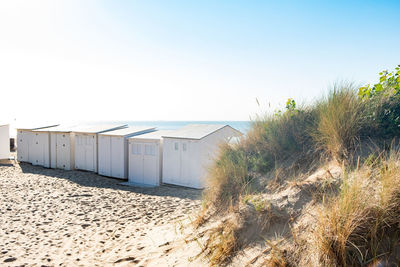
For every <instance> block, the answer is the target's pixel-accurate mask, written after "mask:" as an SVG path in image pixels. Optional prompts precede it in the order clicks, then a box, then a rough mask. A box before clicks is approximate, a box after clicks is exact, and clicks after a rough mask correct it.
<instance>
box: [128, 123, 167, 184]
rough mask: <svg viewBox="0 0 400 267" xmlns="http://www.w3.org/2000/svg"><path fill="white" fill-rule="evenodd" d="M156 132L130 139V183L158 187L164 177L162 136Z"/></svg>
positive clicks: (161, 133) (163, 133)
mask: <svg viewBox="0 0 400 267" xmlns="http://www.w3.org/2000/svg"><path fill="white" fill-rule="evenodd" d="M169 132H170V131H167V130H163V131H156V132H152V133H148V134H142V135H138V136H134V137H131V138H129V176H128V179H129V183H133V184H142V185H151V186H158V185H160V183H161V175H162V156H163V153H162V144H163V142H162V140H163V139H162V136H163V135H166V134H168V133H169Z"/></svg>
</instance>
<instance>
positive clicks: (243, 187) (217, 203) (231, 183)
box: [204, 144, 251, 211]
mask: <svg viewBox="0 0 400 267" xmlns="http://www.w3.org/2000/svg"><path fill="white" fill-rule="evenodd" d="M209 175H210V177H211V179H208V184H207V189H206V190H205V193H204V201H205V203H206V208H207V204H212V206H213V208H215V209H216V210H217V211H227V210H228V208H229V207H230V206H232V205H234V203H236V202H237V201H238V199H239V197H240V196H241V195H245V194H246V193H248V191H249V190H250V185H251V177H250V176H249V174H248V165H247V161H246V154H245V152H244V151H243V150H242V149H240V148H234V147H232V146H230V145H228V144H225V145H223V146H222V147H221V150H220V156H219V158H218V160H217V161H216V162H215V163H214V166H213V167H212V169H211V170H210V174H209Z"/></svg>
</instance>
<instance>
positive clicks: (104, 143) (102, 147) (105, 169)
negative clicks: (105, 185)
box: [98, 135, 111, 176]
mask: <svg viewBox="0 0 400 267" xmlns="http://www.w3.org/2000/svg"><path fill="white" fill-rule="evenodd" d="M98 148H99V151H98V153H99V154H98V156H99V174H101V175H105V176H111V137H110V136H105V135H100V136H99V147H98Z"/></svg>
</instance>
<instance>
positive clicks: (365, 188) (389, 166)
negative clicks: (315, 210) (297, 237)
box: [315, 152, 400, 266]
mask: <svg viewBox="0 0 400 267" xmlns="http://www.w3.org/2000/svg"><path fill="white" fill-rule="evenodd" d="M399 225H400V153H399V152H392V153H391V154H390V155H389V156H386V157H385V156H382V159H381V163H380V164H378V165H375V166H374V165H372V166H371V165H365V166H363V168H361V169H360V170H356V171H354V172H352V173H350V174H349V175H348V177H347V178H346V179H345V181H344V184H343V185H342V189H341V192H340V194H339V196H337V197H335V198H332V199H331V200H330V201H329V202H328V204H326V205H325V207H324V209H323V210H322V211H321V216H320V219H319V224H318V227H317V231H316V235H315V237H316V239H315V241H316V245H317V246H318V252H319V258H320V262H321V263H322V264H323V265H330V266H355V265H367V264H370V263H372V262H374V261H377V260H381V258H384V259H392V258H395V260H397V263H398V261H399V260H400V258H399V257H400V255H396V253H392V252H393V251H394V249H396V247H398V246H399V241H400V239H399V237H400V227H399Z"/></svg>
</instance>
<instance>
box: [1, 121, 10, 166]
mask: <svg viewBox="0 0 400 267" xmlns="http://www.w3.org/2000/svg"><path fill="white" fill-rule="evenodd" d="M9 157H10V125H9V124H1V125H0V159H8V158H9Z"/></svg>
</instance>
